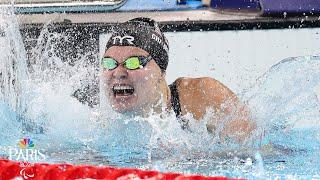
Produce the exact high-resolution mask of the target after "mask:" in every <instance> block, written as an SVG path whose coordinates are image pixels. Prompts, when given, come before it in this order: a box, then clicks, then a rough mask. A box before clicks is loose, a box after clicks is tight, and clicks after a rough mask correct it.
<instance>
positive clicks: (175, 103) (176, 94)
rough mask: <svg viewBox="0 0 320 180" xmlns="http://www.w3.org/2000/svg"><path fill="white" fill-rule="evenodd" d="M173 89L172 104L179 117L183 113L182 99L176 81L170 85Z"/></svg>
mask: <svg viewBox="0 0 320 180" xmlns="http://www.w3.org/2000/svg"><path fill="white" fill-rule="evenodd" d="M169 88H170V91H171V105H172V108H173V110H174V112H175V113H176V116H177V117H179V116H180V115H181V107H180V99H179V92H178V89H177V84H176V81H175V82H173V83H172V84H170V85H169Z"/></svg>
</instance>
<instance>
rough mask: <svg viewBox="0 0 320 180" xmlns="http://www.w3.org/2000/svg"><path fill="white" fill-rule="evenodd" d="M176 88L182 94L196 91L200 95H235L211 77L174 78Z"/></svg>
mask: <svg viewBox="0 0 320 180" xmlns="http://www.w3.org/2000/svg"><path fill="white" fill-rule="evenodd" d="M175 83H176V86H177V89H178V91H179V94H180V92H181V93H182V94H190V93H197V94H199V95H202V96H207V97H208V96H235V94H234V93H233V92H232V91H231V90H230V89H229V88H228V87H227V86H225V85H224V84H222V83H221V82H219V81H218V80H216V79H214V78H211V77H199V78H188V77H180V78H178V79H176V80H175Z"/></svg>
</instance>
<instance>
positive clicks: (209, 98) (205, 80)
mask: <svg viewBox="0 0 320 180" xmlns="http://www.w3.org/2000/svg"><path fill="white" fill-rule="evenodd" d="M175 83H176V87H177V90H178V92H179V98H180V104H181V112H182V114H186V113H187V112H191V113H192V114H194V116H195V117H196V118H197V119H199V118H201V117H202V116H203V114H205V111H206V109H207V108H208V107H213V108H215V109H218V108H220V105H221V104H222V103H223V102H225V101H226V100H227V99H235V98H236V96H235V94H234V93H233V92H232V91H231V90H230V89H229V88H227V87H226V86H225V85H223V84H222V83H221V82H219V81H218V80H216V79H214V78H211V77H200V78H186V77H181V78H178V79H177V80H176V81H175Z"/></svg>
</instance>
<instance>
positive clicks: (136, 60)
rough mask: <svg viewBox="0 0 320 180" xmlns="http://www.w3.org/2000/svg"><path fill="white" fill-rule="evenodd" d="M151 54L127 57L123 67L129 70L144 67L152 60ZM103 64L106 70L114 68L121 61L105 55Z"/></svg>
mask: <svg viewBox="0 0 320 180" xmlns="http://www.w3.org/2000/svg"><path fill="white" fill-rule="evenodd" d="M151 59H152V57H151V56H148V57H143V56H133V57H129V58H128V59H126V60H125V61H124V62H123V63H122V65H123V67H125V68H127V69H129V70H135V69H141V68H143V67H144V66H145V65H146V64H147V63H148V62H149V61H150V60H151ZM101 66H102V68H103V69H106V70H113V69H115V68H117V67H118V66H119V63H118V62H117V61H116V60H114V59H113V58H111V57H103V58H102V60H101Z"/></svg>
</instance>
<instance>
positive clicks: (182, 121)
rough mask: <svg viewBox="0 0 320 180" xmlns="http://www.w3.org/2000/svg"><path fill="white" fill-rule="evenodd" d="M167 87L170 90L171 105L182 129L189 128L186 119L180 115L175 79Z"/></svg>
mask: <svg viewBox="0 0 320 180" xmlns="http://www.w3.org/2000/svg"><path fill="white" fill-rule="evenodd" d="M169 88H170V92H171V105H172V108H173V110H174V112H175V113H176V116H177V119H178V121H179V123H180V124H181V128H182V129H184V130H189V125H188V124H189V123H188V119H185V118H183V117H181V106H180V99H179V92H178V89H177V84H176V81H174V82H173V83H172V84H170V85H169Z"/></svg>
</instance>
